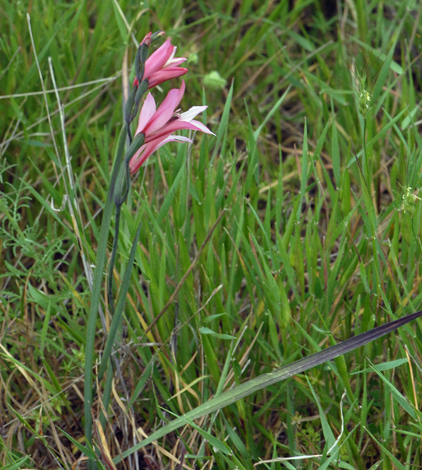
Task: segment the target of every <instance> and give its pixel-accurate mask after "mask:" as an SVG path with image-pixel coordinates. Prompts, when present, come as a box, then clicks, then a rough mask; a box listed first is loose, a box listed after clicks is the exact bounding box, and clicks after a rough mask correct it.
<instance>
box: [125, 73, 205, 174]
mask: <svg viewBox="0 0 422 470" xmlns="http://www.w3.org/2000/svg"><path fill="white" fill-rule="evenodd" d="M184 92H185V82H183V83H182V86H181V87H180V90H179V89H177V88H174V89H172V90H170V91H169V93H168V94H167V96H166V98H165V99H164V101H163V102H162V103H161V105H160V106H159V107H158V109H157V107H156V104H155V100H154V98H153V96H152V95H151V93H149V94H148V96H147V97H146V98H145V101H144V105H143V106H142V108H141V112H140V114H139V121H138V127H137V129H136V133H135V135H139V134H144V135H145V140H144V145H142V146H141V147H140V149H139V150H138V151H137V152H136V153H135V155H134V156H133V157H132V158H131V160H130V163H129V168H130V172H131V173H135V172H136V171H137V170H139V168H140V167H141V165H142V164H143V163H144V162H145V160H146V159H147V158H148V157H149V156H150V155H151V154H152V153H153V152H155V151H156V150H157V149H159V148H160V147H162V146H163V145H165V144H166V143H168V142H192V141H191V140H190V139H188V138H187V137H183V136H175V135H172V134H173V133H174V132H176V131H178V130H182V129H191V130H194V131H201V132H205V133H206V134H213V133H212V132H211V131H210V130H209V129H208V127H206V126H205V125H204V124H202V123H201V122H199V121H195V120H194V117H196V116H197V115H198V114H199V113H201V112H202V111H204V110H205V109H206V108H207V106H194V107H192V108H191V109H189V110H188V111H186V112H185V113H180V112H178V111H176V109H177V107H178V106H179V103H180V101H181V100H182V98H183V94H184ZM213 135H214V134H213Z"/></svg>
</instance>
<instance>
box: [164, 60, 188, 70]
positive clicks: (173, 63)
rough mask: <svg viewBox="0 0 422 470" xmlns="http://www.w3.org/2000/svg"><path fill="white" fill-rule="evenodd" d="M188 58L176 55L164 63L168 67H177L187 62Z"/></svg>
mask: <svg viewBox="0 0 422 470" xmlns="http://www.w3.org/2000/svg"><path fill="white" fill-rule="evenodd" d="M187 60H188V59H186V57H176V58H175V59H171V60H170V59H169V60H168V61H167V62H166V64H165V65H164V68H165V69H166V68H168V67H177V66H178V65H180V64H183V62H186V61H187Z"/></svg>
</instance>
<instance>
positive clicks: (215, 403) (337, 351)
mask: <svg viewBox="0 0 422 470" xmlns="http://www.w3.org/2000/svg"><path fill="white" fill-rule="evenodd" d="M420 316H422V310H420V311H418V312H416V313H413V314H411V315H407V316H405V317H403V318H400V319H398V320H394V321H392V322H389V323H386V324H385V325H382V326H378V327H377V328H374V329H372V330H370V331H366V332H365V333H362V334H360V335H357V336H354V337H353V338H349V339H347V340H346V341H343V342H342V343H339V344H336V345H335V346H331V347H329V348H327V349H324V350H323V351H320V352H318V353H316V354H312V355H311V356H308V357H304V358H303V359H299V360H298V361H296V362H293V363H292V364H287V365H286V366H284V367H281V368H280V369H278V370H276V371H274V372H269V373H267V374H263V375H260V376H259V377H256V378H254V379H252V380H250V381H248V382H246V383H243V384H241V385H239V386H237V387H235V388H233V389H232V390H228V391H227V392H224V393H222V394H221V395H219V396H218V397H215V398H212V399H211V400H209V401H207V402H206V403H204V404H202V405H200V406H198V408H196V409H194V410H192V411H190V412H189V413H186V415H185V416H183V417H180V418H177V419H175V420H174V421H172V422H171V423H169V424H167V425H166V426H163V427H162V428H161V429H159V430H158V431H156V432H154V433H153V434H151V436H149V437H148V438H147V439H145V440H144V441H142V442H141V443H139V444H137V445H136V446H133V447H132V448H130V449H128V450H127V451H126V452H124V453H123V455H122V456H123V458H126V457H128V456H129V455H131V454H133V453H134V452H135V451H137V450H139V449H141V448H142V447H145V446H146V445H148V444H151V442H153V441H155V440H157V439H159V438H161V437H163V436H165V435H166V434H168V433H170V432H172V431H174V430H176V429H178V428H179V427H181V426H183V425H184V424H186V419H190V420H193V419H197V418H200V417H202V416H205V415H207V414H209V413H212V412H214V411H217V410H219V409H221V408H224V407H225V406H228V405H231V404H233V403H235V402H236V401H238V400H240V399H241V398H244V397H247V396H249V395H251V394H252V393H254V392H257V391H258V390H261V389H263V388H265V387H268V386H269V385H272V384H275V383H277V382H280V381H282V380H285V379H288V378H289V377H292V376H294V375H297V374H300V373H301V372H304V371H306V370H308V369H311V368H313V367H316V366H318V365H321V364H323V363H324V362H327V361H331V360H332V359H335V358H336V357H338V356H341V355H342V354H346V353H348V352H351V351H353V350H355V349H357V348H359V347H361V346H364V345H365V344H367V343H370V342H371V341H374V340H376V339H378V338H380V337H382V336H384V335H386V334H388V333H391V332H393V331H395V330H397V328H400V327H401V326H403V325H406V323H409V322H411V321H413V320H416V319H417V318H419V317H420ZM120 461H121V457H116V458H115V459H114V463H118V462H120Z"/></svg>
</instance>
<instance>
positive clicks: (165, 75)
mask: <svg viewBox="0 0 422 470" xmlns="http://www.w3.org/2000/svg"><path fill="white" fill-rule="evenodd" d="M187 71H188V69H184V68H181V67H166V68H164V69H162V70H159V71H158V72H155V73H153V74H152V75H151V77H150V78H149V79H148V88H153V87H155V86H157V85H160V83H163V82H165V81H166V80H170V79H172V78H177V77H180V76H182V75H184V74H185V73H187Z"/></svg>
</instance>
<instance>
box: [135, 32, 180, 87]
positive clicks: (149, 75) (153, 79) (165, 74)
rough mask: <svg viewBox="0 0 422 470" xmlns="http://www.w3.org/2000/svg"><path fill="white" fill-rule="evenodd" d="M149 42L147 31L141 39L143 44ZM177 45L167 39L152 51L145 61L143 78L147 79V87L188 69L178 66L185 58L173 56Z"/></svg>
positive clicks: (177, 75) (174, 76)
mask: <svg viewBox="0 0 422 470" xmlns="http://www.w3.org/2000/svg"><path fill="white" fill-rule="evenodd" d="M147 41H149V42H148V43H147ZM144 42H145V44H148V45H149V44H150V43H151V33H148V34H147V35H146V36H145V38H144V39H143V41H142V43H141V44H143V43H144ZM176 50H177V47H175V46H173V45H172V44H171V41H170V39H167V41H165V43H164V44H162V45H161V46H160V47H159V48H158V49H157V50H156V51H154V52H153V53H152V54H151V55H150V57H148V59H147V60H146V62H145V71H144V78H146V79H147V80H148V88H153V87H155V86H157V85H159V84H160V83H163V82H165V81H167V80H170V79H172V78H176V77H180V76H182V75H184V74H185V73H186V72H187V71H188V69H185V68H182V67H179V65H180V64H181V63H183V62H185V60H187V59H186V58H185V57H176V58H175V57H174V56H175V54H176ZM138 84H139V82H138V79H137V78H135V80H134V81H133V85H134V86H135V85H138Z"/></svg>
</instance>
